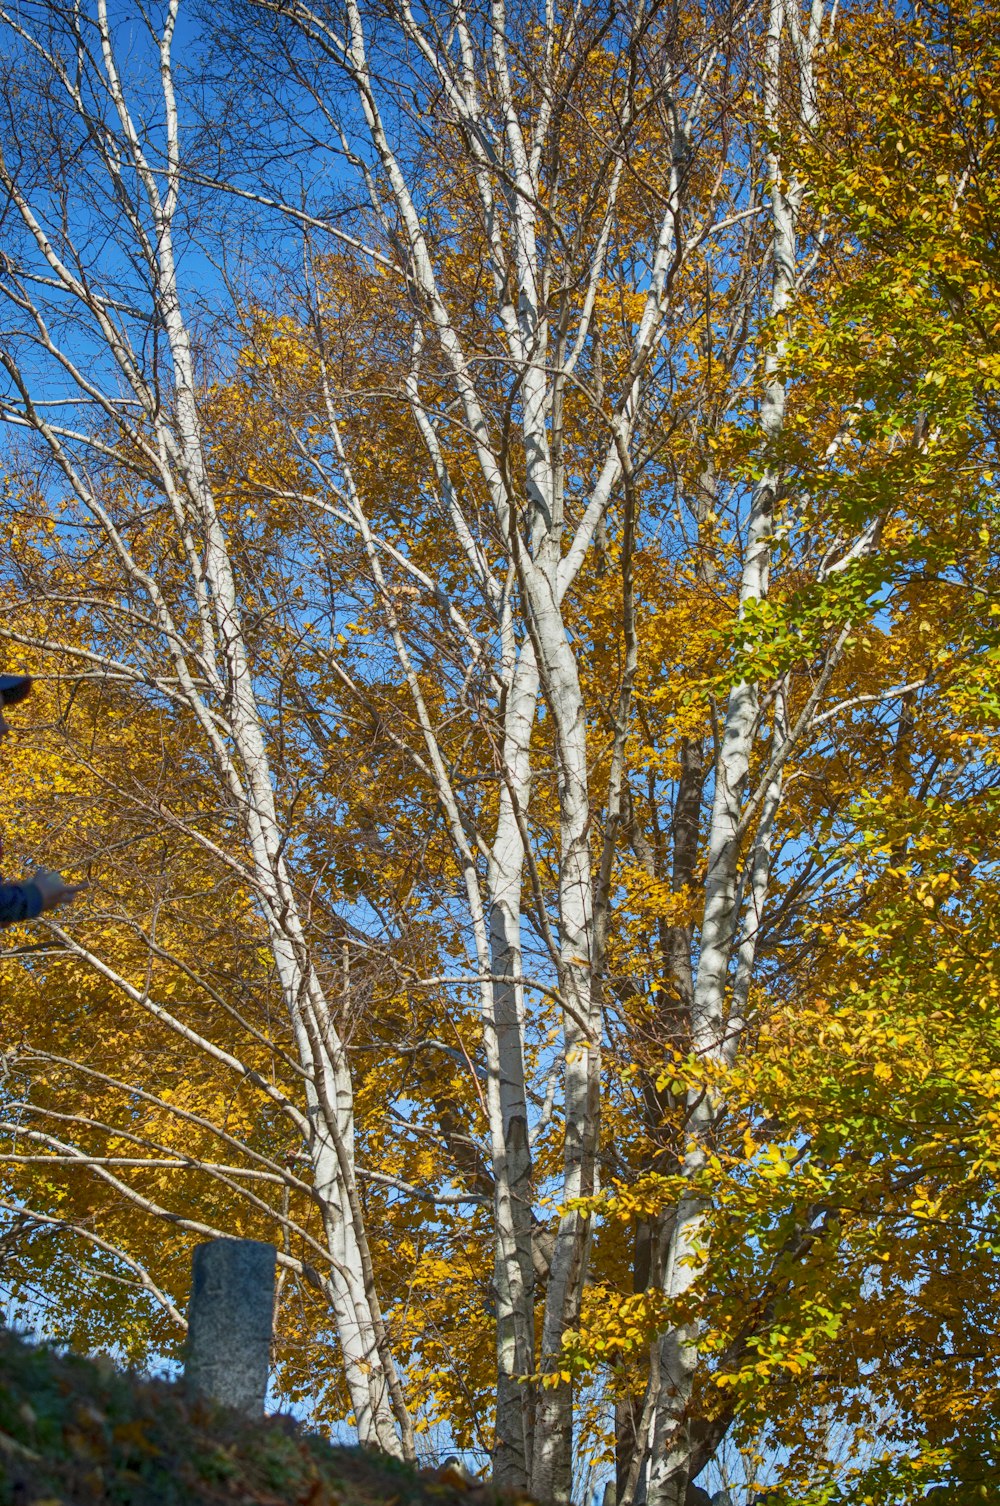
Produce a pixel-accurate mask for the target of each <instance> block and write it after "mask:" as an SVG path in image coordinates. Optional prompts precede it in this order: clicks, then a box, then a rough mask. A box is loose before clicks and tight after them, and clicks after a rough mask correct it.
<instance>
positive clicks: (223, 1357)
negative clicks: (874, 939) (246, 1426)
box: [184, 1239, 276, 1417]
mask: <svg viewBox="0 0 1000 1506" xmlns="http://www.w3.org/2000/svg"><path fill="white" fill-rule="evenodd" d="M275 1258H276V1251H275V1248H274V1245H270V1244H264V1243H262V1242H261V1241H260V1240H256V1239H213V1240H211V1241H210V1242H209V1243H208V1244H204V1245H198V1247H197V1248H196V1249H195V1252H194V1257H193V1259H192V1261H191V1302H190V1305H189V1308H188V1344H187V1359H186V1362H185V1365H184V1383H185V1385H186V1387H187V1389H188V1391H189V1393H190V1394H191V1395H192V1396H206V1397H210V1398H211V1399H212V1400H213V1401H217V1402H220V1403H221V1404H222V1405H223V1406H225V1407H233V1408H235V1409H236V1410H237V1411H240V1412H245V1413H246V1414H247V1415H248V1416H252V1417H261V1416H263V1413H264V1397H265V1395H266V1394H267V1376H268V1368H269V1366H270V1359H271V1332H272V1328H273V1325H274V1271H275Z"/></svg>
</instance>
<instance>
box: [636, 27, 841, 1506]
mask: <svg viewBox="0 0 1000 1506" xmlns="http://www.w3.org/2000/svg"><path fill="white" fill-rule="evenodd" d="M797 6H798V0H770V5H769V11H768V29H767V36H766V41H765V53H764V86H763V87H764V98H763V117H764V124H765V127H766V129H767V131H768V133H769V138H770V139H769V144H768V146H767V148H766V152H765V163H766V175H765V180H766V181H765V186H766V193H767V199H768V204H769V212H770V219H771V237H770V245H771V257H772V283H771V297H770V308H769V314H770V318H771V321H772V323H773V325H774V327H775V328H776V330H777V331H778V334H777V337H776V339H775V342H774V345H773V347H772V348H771V350H769V351H768V353H767V355H766V357H765V361H764V372H763V391H762V395H761V404H760V419H759V422H760V428H761V431H762V433H763V435H764V438H765V440H766V441H773V440H775V439H776V438H777V437H778V436H779V434H780V432H781V428H782V424H783V421H784V413H785V401H786V389H785V383H784V381H783V379H782V377H781V375H780V371H779V368H780V363H781V358H782V354H783V349H784V345H783V340H782V335H781V328H782V321H783V319H784V318H785V315H786V313H787V310H788V306H789V303H790V301H791V298H792V295H793V292H794V289H795V284H796V278H797V275H798V266H797V253H796V234H797V224H798V215H799V210H800V207H801V186H800V185H799V184H798V183H796V182H795V181H794V180H793V181H792V182H791V183H786V182H785V181H784V177H783V164H782V159H781V153H780V146H779V145H778V144H777V143H778V142H779V141H780V131H781V119H780V106H781V99H780V78H781V66H782V54H783V45H782V44H783V39H784V37H785V34H786V31H787V30H788V29H791V30H792V32H793V36H794V38H795V41H794V44H793V45H794V49H795V52H796V58H797V62H798V64H799V68H800V71H801V80H800V88H801V91H802V93H801V99H802V101H803V104H804V105H807V108H808V109H809V110H810V111H811V110H813V109H814V101H813V90H812V84H811V69H812V58H813V54H814V51H815V48H816V46H817V45H818V42H819V31H820V25H821V21H822V7H821V4H820V3H819V0H817V3H816V4H814V6H813V11H812V15H811V18H810V26H809V31H808V36H807V37H803V36H802V35H801V29H800V28H799V27H798V25H797V21H798V12H797ZM792 10H795V11H796V21H795V23H793V22H791V21H790V19H789V12H790V11H792ZM801 113H802V115H803V118H804V123H807V124H810V125H812V124H814V123H815V121H814V118H813V116H812V115H811V114H808V115H807V114H806V110H805V109H803V110H802V112H801ZM779 482H780V477H779V476H778V475H777V473H776V472H775V471H774V470H773V469H772V468H770V467H769V468H767V469H765V471H764V473H763V474H762V476H761V477H760V479H759V480H758V481H757V483H756V485H755V486H754V489H753V493H752V496H751V499H750V511H749V518H748V521H747V528H746V542H745V545H744V555H743V568H742V574H741V579H740V592H739V607H740V614H741V615H742V614H743V612H744V611H745V609H746V607H747V605H748V604H749V603H751V602H754V601H761V600H763V599H764V598H765V597H766V595H767V590H768V581H769V574H770V562H771V550H772V547H773V546H772V538H773V530H774V508H775V502H776V495H777V489H778V486H779ZM758 705H759V698H758V687H757V685H756V683H754V682H753V681H749V680H744V681H741V682H740V683H738V684H737V685H734V686H733V688H732V690H731V691H730V693H729V698H728V701H727V704H726V711H725V716H724V718H723V722H722V726H721V729H720V735H719V746H718V750H717V753H716V760H715V789H714V794H713V800H712V810H711V817H710V822H709V832H708V863H707V873H706V878H705V899H704V911H703V916H702V923H701V938H700V953H699V958H698V967H697V971H696V975H695V985H694V996H693V999H692V1004H691V1010H690V1043H691V1049H692V1050H693V1051H694V1052H695V1053H696V1054H697V1055H698V1056H699V1057H701V1058H703V1059H705V1060H707V1061H713V1060H714V1061H718V1062H720V1063H727V1062H728V1063H731V1062H732V1061H733V1060H734V1058H735V1055H736V1052H737V1050H738V1047H739V1040H740V1034H741V1030H742V1024H743V1020H742V1015H743V1012H744V1009H745V1004H746V995H747V992H748V990H749V984H750V977H751V972H752V963H753V946H754V944H755V940H756V927H757V926H758V925H759V921H760V916H761V914H762V912H763V909H764V905H765V902H766V895H767V881H768V873H769V864H768V855H769V849H770V839H771V831H772V829H773V823H774V819H775V816H776V813H777V809H778V807H779V805H780V800H781V772H780V769H779V770H776V771H775V774H774V777H773V778H772V780H771V781H770V783H769V785H768V789H767V792H766V796H765V806H766V809H765V811H764V813H763V814H762V817H761V821H760V824H759V826H758V839H757V842H756V844H755V854H756V855H755V859H754V860H752V862H751V868H752V873H751V903H752V907H753V910H754V921H753V925H754V930H753V938H754V939H753V942H750V941H747V942H745V943H744V944H743V947H742V948H740V947H738V946H737V943H736V938H737V932H738V927H739V920H740V904H739V874H740V861H741V849H742V845H743V837H744V831H743V829H742V820H743V814H744V810H743V807H744V800H745V796H746V793H747V785H748V780H749V774H750V760H751V755H752V751H753V747H754V741H755V738H756V736H757V733H758V723H759V717H758ZM777 742H778V739H777V737H776V738H775V746H777ZM734 949H735V950H736V951H739V952H740V953H741V956H740V958H739V961H740V962H741V963H742V969H741V970H740V976H739V977H738V984H739V995H740V997H739V999H736V998H734V1000H733V1008H732V1009H731V1010H730V1016H729V1018H728V1020H727V1018H726V993H727V985H728V980H729V974H730V969H731V966H732V963H733V960H734ZM688 1108H689V1112H688V1117H687V1121H686V1135H687V1150H686V1152H685V1156H684V1161H683V1170H684V1174H685V1175H686V1176H687V1177H689V1178H691V1179H692V1180H693V1179H694V1178H695V1177H696V1176H697V1174H698V1173H699V1172H700V1171H701V1170H702V1169H703V1168H704V1166H705V1164H706V1160H707V1156H708V1152H709V1148H710V1137H711V1131H712V1126H713V1123H714V1120H715V1117H716V1114H717V1112H718V1105H717V1104H716V1103H714V1102H712V1101H711V1097H710V1095H707V1094H705V1095H699V1094H695V1093H692V1094H691V1097H690V1099H689V1105H688ZM706 1211H707V1205H706V1203H705V1201H704V1199H703V1197H702V1196H701V1195H700V1194H698V1193H695V1192H691V1193H689V1194H686V1195H685V1196H684V1197H682V1199H681V1202H680V1204H679V1206H678V1208H677V1211H676V1216H675V1218H674V1220H673V1224H672V1229H671V1234H670V1238H669V1243H668V1245H667V1249H666V1251H665V1259H664V1271H663V1276H662V1285H663V1291H664V1293H665V1294H666V1296H667V1297H668V1298H673V1299H678V1298H682V1297H683V1296H684V1295H685V1293H686V1292H687V1291H688V1290H689V1289H690V1288H691V1286H692V1285H693V1283H694V1282H695V1281H696V1279H697V1277H698V1274H699V1272H700V1271H701V1270H702V1269H703V1266H704V1260H705V1252H704V1249H703V1239H704V1222H705V1214H706ZM697 1337H698V1335H697V1326H696V1325H695V1324H693V1323H687V1324H683V1325H679V1326H678V1327H676V1328H673V1329H671V1330H669V1331H668V1332H667V1333H666V1334H665V1335H664V1336H663V1338H662V1339H661V1340H660V1341H659V1343H658V1346H657V1347H658V1353H657V1361H658V1363H657V1367H656V1370H657V1380H658V1395H657V1396H656V1397H655V1400H654V1405H653V1407H652V1409H651V1416H650V1433H649V1438H648V1449H649V1464H648V1485H647V1490H646V1499H647V1501H648V1503H649V1506H683V1502H684V1497H685V1492H686V1490H687V1485H688V1478H689V1471H690V1463H691V1457H692V1440H691V1435H690V1432H689V1409H690V1404H691V1397H692V1390H693V1385H694V1377H695V1371H696V1369H697V1365H698V1349H697Z"/></svg>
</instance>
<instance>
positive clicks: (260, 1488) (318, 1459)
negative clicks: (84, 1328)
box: [0, 1332, 528, 1506]
mask: <svg viewBox="0 0 1000 1506" xmlns="http://www.w3.org/2000/svg"><path fill="white" fill-rule="evenodd" d="M0 1506H528V1503H527V1502H524V1503H521V1502H519V1501H517V1500H516V1499H515V1498H513V1497H510V1496H506V1497H505V1496H502V1495H501V1494H500V1493H499V1492H498V1491H496V1490H494V1489H492V1488H491V1487H488V1486H483V1485H477V1484H476V1483H475V1482H471V1483H470V1482H468V1481H466V1480H465V1479H464V1478H463V1475H462V1473H461V1471H460V1470H458V1469H456V1468H449V1467H447V1466H446V1467H445V1468H443V1469H440V1470H437V1471H433V1472H429V1471H417V1470H415V1469H412V1468H410V1467H409V1466H408V1465H404V1464H400V1463H398V1462H396V1461H395V1460H393V1459H390V1458H387V1457H386V1456H384V1455H380V1454H374V1453H369V1452H368V1451H366V1450H363V1449H355V1448H335V1447H333V1446H332V1445H331V1444H329V1443H327V1442H326V1441H325V1440H323V1439H321V1438H318V1437H316V1436H315V1435H310V1434H309V1433H307V1432H305V1431H304V1430H303V1429H302V1428H301V1427H299V1426H298V1425H297V1424H295V1423H294V1422H293V1421H292V1419H290V1418H287V1417H274V1418H268V1419H266V1420H258V1421H247V1420H246V1419H244V1418H241V1417H239V1416H238V1415H236V1414H234V1413H231V1412H228V1411H226V1410H224V1409H221V1408H217V1407H214V1406H212V1405H210V1404H206V1403H204V1402H201V1401H188V1399H187V1398H186V1397H185V1395H184V1391H183V1387H182V1386H180V1385H168V1384H166V1383H164V1382H157V1381H143V1380H139V1379H137V1378H136V1377H134V1376H132V1375H127V1374H122V1373H121V1372H120V1371H117V1370H115V1369H114V1367H113V1366H112V1365H111V1364H110V1363H107V1362H102V1361H101V1360H86V1359H81V1358H79V1357H77V1356H74V1355H65V1356H64V1355H58V1354H55V1353H53V1352H52V1351H51V1350H48V1349H44V1348H36V1347H34V1346H32V1345H29V1344H26V1343H24V1342H23V1341H22V1340H20V1339H18V1338H17V1337H16V1336H15V1335H13V1334H11V1333H5V1332H0Z"/></svg>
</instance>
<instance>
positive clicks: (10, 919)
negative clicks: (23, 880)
mask: <svg viewBox="0 0 1000 1506" xmlns="http://www.w3.org/2000/svg"><path fill="white" fill-rule="evenodd" d="M41 913H42V892H41V890H40V889H39V888H38V887H37V886H36V885H35V884H0V926H13V925H16V924H17V922H18V921H19V920H34V918H35V916H36V915H41Z"/></svg>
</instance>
